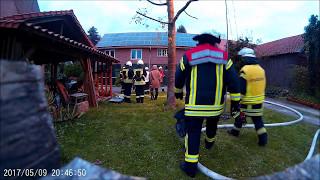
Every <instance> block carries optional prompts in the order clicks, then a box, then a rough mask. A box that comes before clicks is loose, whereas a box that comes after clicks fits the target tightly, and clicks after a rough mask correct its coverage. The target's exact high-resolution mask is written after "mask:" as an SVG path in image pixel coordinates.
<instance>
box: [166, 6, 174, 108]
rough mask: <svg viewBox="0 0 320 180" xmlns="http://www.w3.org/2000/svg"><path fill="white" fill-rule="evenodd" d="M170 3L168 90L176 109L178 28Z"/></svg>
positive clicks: (171, 105)
mask: <svg viewBox="0 0 320 180" xmlns="http://www.w3.org/2000/svg"><path fill="white" fill-rule="evenodd" d="M167 2H168V6H167V7H168V22H169V24H168V90H167V101H168V104H167V105H168V106H169V107H170V108H175V105H176V99H175V96H174V79H175V72H176V30H175V29H176V27H175V22H173V21H172V20H173V18H174V7H173V0H167Z"/></svg>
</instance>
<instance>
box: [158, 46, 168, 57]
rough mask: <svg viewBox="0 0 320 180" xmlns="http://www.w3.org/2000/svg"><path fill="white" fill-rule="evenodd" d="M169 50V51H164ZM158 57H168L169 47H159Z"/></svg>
mask: <svg viewBox="0 0 320 180" xmlns="http://www.w3.org/2000/svg"><path fill="white" fill-rule="evenodd" d="M164 52H167V53H164ZM157 57H168V48H158V49H157Z"/></svg>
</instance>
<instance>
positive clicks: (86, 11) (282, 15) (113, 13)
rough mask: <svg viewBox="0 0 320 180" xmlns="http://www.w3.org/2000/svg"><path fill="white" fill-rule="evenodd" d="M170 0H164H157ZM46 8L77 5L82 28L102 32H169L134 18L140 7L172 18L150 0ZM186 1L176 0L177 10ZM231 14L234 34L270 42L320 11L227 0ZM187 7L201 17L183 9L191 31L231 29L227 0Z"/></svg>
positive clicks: (57, 0) (63, 2)
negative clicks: (92, 28) (138, 22)
mask: <svg viewBox="0 0 320 180" xmlns="http://www.w3.org/2000/svg"><path fill="white" fill-rule="evenodd" d="M153 1H154V2H165V1H164V0H162V1H159V0H153ZM38 2H39V6H40V10H41V11H51V10H70V9H73V11H74V12H75V15H76V16H77V18H78V20H79V21H80V23H81V25H82V27H83V28H84V29H85V31H87V30H88V29H89V28H90V27H91V26H95V27H96V28H97V29H98V32H99V34H100V35H103V34H105V33H118V32H148V31H149V32H150V31H152V32H154V31H166V30H165V29H162V28H161V26H160V25H159V23H157V22H153V21H152V20H147V21H146V23H147V24H148V25H149V27H145V26H143V25H141V24H135V22H134V21H132V18H133V17H134V16H135V12H136V11H137V10H138V9H139V8H140V9H142V8H146V9H147V10H148V12H149V13H148V15H150V16H152V17H154V18H158V17H162V18H163V19H164V20H166V14H167V11H166V6H154V5H151V4H150V3H148V2H146V1H138V0H137V1H135V0H132V1H129V0H118V1H111V0H98V1H93V0H91V1H84V0H77V1H76V0H71V1H67V0H38ZM185 2H186V1H183V0H180V1H177V0H176V1H175V4H174V5H175V12H177V11H178V10H179V9H180V8H181V7H182V6H183V5H184V4H185ZM227 4H228V17H229V23H228V24H229V39H236V38H237V37H239V36H251V37H252V38H253V39H254V40H256V39H258V38H261V39H262V42H269V41H273V40H277V39H280V38H284V37H289V36H293V35H298V34H301V33H303V32H304V26H306V25H307V24H308V19H309V17H310V15H311V14H315V15H319V8H320V7H319V6H320V5H319V2H318V1H317V0H304V1H302V0H301V1H288V0H287V1H253V0H251V1H243V0H241V1H239V0H227ZM187 12H188V13H189V14H191V15H192V16H195V17H197V18H198V19H193V18H190V17H189V16H187V15H186V14H185V13H182V14H181V16H180V17H179V19H178V21H177V22H176V26H177V27H178V26H179V25H181V24H182V25H184V26H185V27H186V29H187V32H188V33H203V32H212V30H214V31H217V32H219V33H222V34H226V17H225V2H224V1H222V0H220V1H213V0H199V1H197V2H193V3H191V4H190V6H189V7H188V9H187Z"/></svg>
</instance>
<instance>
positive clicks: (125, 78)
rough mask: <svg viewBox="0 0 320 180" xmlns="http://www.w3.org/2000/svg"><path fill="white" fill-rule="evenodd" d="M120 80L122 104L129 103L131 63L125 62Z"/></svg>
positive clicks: (131, 78) (131, 79)
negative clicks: (122, 94)
mask: <svg viewBox="0 0 320 180" xmlns="http://www.w3.org/2000/svg"><path fill="white" fill-rule="evenodd" d="M120 78H121V80H122V86H123V92H124V102H127V103H131V89H132V83H133V70H132V62H131V61H127V63H126V65H125V66H124V67H123V69H122V71H121V74H120Z"/></svg>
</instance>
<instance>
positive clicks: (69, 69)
mask: <svg viewBox="0 0 320 180" xmlns="http://www.w3.org/2000/svg"><path fill="white" fill-rule="evenodd" d="M64 74H65V75H66V76H67V77H77V78H79V80H83V78H84V72H83V69H82V67H81V65H80V64H68V65H65V66H64Z"/></svg>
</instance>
